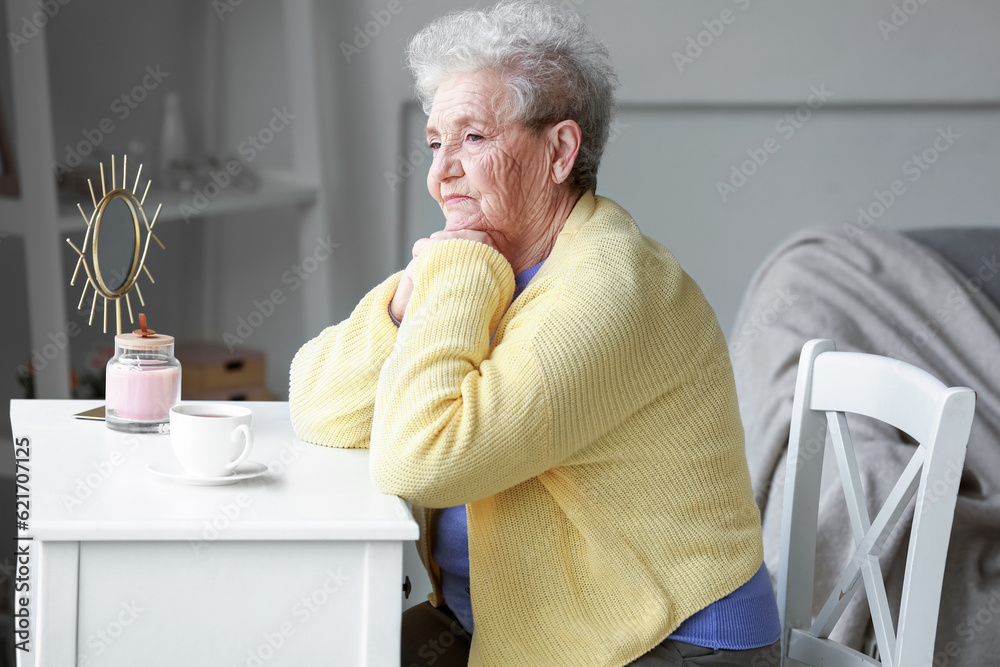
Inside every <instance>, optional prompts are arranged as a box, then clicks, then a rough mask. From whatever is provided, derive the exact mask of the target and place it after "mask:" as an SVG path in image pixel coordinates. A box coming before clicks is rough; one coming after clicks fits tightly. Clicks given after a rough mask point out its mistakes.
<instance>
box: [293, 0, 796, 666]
mask: <svg viewBox="0 0 1000 667" xmlns="http://www.w3.org/2000/svg"><path fill="white" fill-rule="evenodd" d="M409 65H410V67H411V69H412V71H413V72H414V74H415V77H416V89H417V93H418V95H419V97H420V99H421V100H422V102H423V104H424V109H425V111H426V112H427V113H428V121H427V131H426V135H427V144H428V146H429V147H430V150H431V151H432V153H433V161H432V164H431V167H430V171H429V173H428V176H427V186H428V189H429V190H430V194H431V196H432V197H433V198H434V199H435V200H436V201H437V202H438V204H439V205H440V206H441V211H442V213H443V214H444V218H445V224H444V229H443V230H441V231H438V232H436V233H434V234H432V235H431V236H430V238H426V239H421V240H419V241H417V242H416V244H415V245H414V246H413V260H412V261H411V262H410V263H409V265H408V266H407V267H406V269H405V270H404V271H402V272H400V273H397V274H395V275H393V276H391V277H389V278H388V279H387V280H386V281H385V282H383V283H382V284H381V285H379V286H378V287H376V288H375V289H373V290H372V291H371V292H369V293H368V295H367V296H365V298H364V299H362V301H361V303H359V304H358V306H357V307H356V308H355V310H354V312H353V313H352V314H351V316H350V317H349V318H348V319H347V320H345V321H343V322H341V323H340V324H338V325H336V326H333V327H330V328H328V329H326V330H325V331H323V332H322V333H321V334H320V335H319V336H318V337H316V338H315V339H313V340H311V341H309V342H308V343H306V344H305V345H304V346H303V347H302V349H301V350H300V351H299V353H298V354H297V355H296V357H295V360H294V361H293V363H292V368H291V387H290V403H291V412H292V423H293V424H294V427H295V430H296V432H297V433H298V434H299V436H300V437H301V438H302V439H304V440H307V441H310V442H314V443H318V444H322V445H329V446H334V447H370V450H371V451H370V461H371V477H372V480H373V481H374V483H375V485H376V486H377V487H378V488H379V489H380V490H381V491H383V492H384V493H388V494H394V495H397V496H399V497H401V498H403V499H405V500H407V501H409V502H411V503H412V505H413V506H414V514H415V516H416V517H417V518H418V522H419V523H420V524H421V539H420V542H419V545H418V549H419V551H420V553H421V558H422V559H423V561H424V565H425V566H426V568H427V572H428V574H429V575H430V579H431V583H432V586H433V592H432V593H431V595H430V596H429V601H428V602H424V603H422V604H420V605H418V606H416V607H414V608H412V609H410V610H408V611H407V612H406V613H405V614H404V618H403V639H402V643H403V660H402V664H403V665H404V667H409V666H410V665H414V664H415V665H431V664H434V665H466V664H469V665H484V666H497V667H525V666H530V667H535V666H542V667H545V666H560V665H566V666H567V667H582V666H588V665H593V666H594V667H621V666H622V665H675V664H682V663H685V664H698V665H751V664H753V665H755V666H756V665H763V664H776V655H777V652H776V651H775V650H774V647H773V646H772V644H773V643H774V642H775V641H776V640H777V639H778V635H779V629H778V625H777V610H776V606H775V601H774V595H773V592H772V590H771V585H770V581H769V579H768V574H767V571H766V570H765V569H764V567H763V565H762V548H761V529H760V521H759V515H758V511H757V507H756V505H755V504H754V499H753V494H752V491H751V488H750V479H749V474H748V471H747V462H746V458H745V455H744V447H743V430H742V425H741V423H740V417H739V411H738V409H737V402H736V392H735V388H734V384H733V376H732V368H731V366H730V361H729V355H728V352H727V348H726V341H725V339H724V337H723V334H722V332H721V330H720V328H719V325H718V322H717V320H716V317H715V314H714V313H713V312H712V309H711V308H710V307H709V305H708V303H707V302H706V301H705V299H704V297H703V296H702V293H701V291H700V290H699V289H698V286H697V285H696V284H695V283H694V282H693V281H692V280H691V278H690V277H688V275H687V274H685V273H684V271H683V270H682V269H681V268H680V267H679V266H678V264H677V261H676V260H675V259H674V257H673V256H672V255H671V254H670V253H669V252H667V251H666V250H665V249H664V248H663V247H662V246H660V245H659V244H658V243H656V242H655V241H653V240H651V239H649V238H647V237H645V236H643V235H642V233H641V232H640V231H639V229H638V228H637V227H636V224H635V222H633V220H632V218H631V217H630V216H629V214H628V213H627V212H626V211H625V210H624V209H623V208H621V207H620V206H618V204H616V203H615V202H613V201H611V200H609V199H606V198H604V197H599V196H596V195H595V193H594V190H595V187H596V174H597V168H598V164H599V162H600V159H601V154H602V151H603V148H604V145H605V143H606V141H607V138H608V131H609V126H610V121H611V118H612V113H613V108H614V89H615V87H616V78H615V74H614V71H613V69H612V67H611V64H610V59H609V56H608V52H607V50H606V49H605V48H604V47H603V45H601V44H600V43H599V42H598V41H596V39H595V38H594V37H593V36H592V35H591V34H590V33H589V31H588V30H587V28H586V26H585V24H584V23H583V21H582V19H581V18H580V17H579V16H578V15H576V14H571V15H562V14H561V13H560V12H558V11H556V10H555V9H554V8H552V7H550V6H548V5H545V4H543V3H540V2H532V1H519V2H503V3H501V4H499V5H497V6H496V7H495V8H493V9H491V10H488V11H485V12H483V11H467V12H461V13H456V14H451V15H448V16H445V17H443V18H441V19H439V20H437V21H435V22H433V23H431V24H430V25H429V26H427V27H426V28H425V29H424V30H423V31H421V32H420V33H419V34H418V35H417V36H416V37H414V38H413V40H412V42H411V44H410V49H409Z"/></svg>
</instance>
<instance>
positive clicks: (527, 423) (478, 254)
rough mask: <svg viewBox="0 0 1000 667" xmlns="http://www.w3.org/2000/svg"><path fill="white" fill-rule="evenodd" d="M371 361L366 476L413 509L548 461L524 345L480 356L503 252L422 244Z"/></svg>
mask: <svg viewBox="0 0 1000 667" xmlns="http://www.w3.org/2000/svg"><path fill="white" fill-rule="evenodd" d="M415 278H416V279H415V281H414V291H413V296H412V298H411V300H410V303H409V306H408V307H407V316H406V318H404V320H403V323H402V325H401V327H400V329H399V337H398V338H397V340H396V345H395V348H394V350H393V352H392V354H391V355H390V356H389V359H388V361H387V362H386V364H385V365H384V366H383V367H382V373H381V375H380V377H379V382H378V389H377V392H376V404H375V417H374V421H373V427H372V441H371V459H370V462H371V475H372V480H373V482H374V483H375V485H376V486H377V487H378V488H379V489H380V490H381V491H382V492H383V493H388V494H393V495H397V496H400V497H402V498H403V499H405V500H408V501H410V502H412V503H414V504H416V505H420V506H423V507H449V506H453V505H460V504H465V503H469V502H472V501H474V500H478V499H480V498H484V497H487V496H490V495H493V494H495V493H498V492H500V491H502V490H504V489H507V488H509V487H511V486H513V485H515V484H517V483H519V482H522V481H524V480H525V479H528V478H530V477H533V476H536V475H538V474H541V473H542V472H544V471H545V470H547V469H549V468H550V467H551V466H552V465H553V458H552V456H551V454H550V448H549V446H548V444H547V443H548V442H549V440H550V434H549V421H550V420H549V417H548V415H547V412H546V406H545V400H544V389H543V383H542V381H541V379H540V377H539V373H538V369H537V365H536V361H535V357H534V354H533V353H532V350H531V347H530V344H529V343H530V342H519V343H518V342H515V343H509V344H508V343H506V342H502V343H500V344H498V345H497V346H495V347H494V349H493V352H492V354H491V353H490V335H491V333H492V332H493V331H494V330H495V329H496V326H497V324H498V323H499V321H500V318H501V317H502V315H503V313H504V311H505V309H506V308H507V306H508V304H509V303H510V299H511V296H512V294H513V291H514V274H513V272H512V270H511V267H510V265H509V264H508V263H507V261H506V260H505V259H504V257H503V256H502V255H501V254H500V253H499V252H497V251H496V250H494V249H493V248H491V247H489V246H487V245H485V244H482V243H477V242H474V241H468V240H464V239H453V240H449V241H442V242H440V243H436V244H434V245H432V246H430V247H429V248H428V249H427V250H425V251H424V252H423V253H421V255H420V257H419V259H418V260H417V264H416V266H415Z"/></svg>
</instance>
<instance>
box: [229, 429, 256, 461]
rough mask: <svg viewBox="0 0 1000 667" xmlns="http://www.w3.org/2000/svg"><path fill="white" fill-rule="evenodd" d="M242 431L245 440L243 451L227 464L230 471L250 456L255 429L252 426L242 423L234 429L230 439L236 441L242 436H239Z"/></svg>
mask: <svg viewBox="0 0 1000 667" xmlns="http://www.w3.org/2000/svg"><path fill="white" fill-rule="evenodd" d="M240 433H242V434H243V440H244V443H243V452H242V453H241V454H240V455H239V458H237V459H236V460H235V461H233V462H232V463H230V464H229V465H227V466H226V470H229V471H232V470H234V469H235V468H236V466H238V465H239V464H241V463H243V461H245V460H246V458H247V457H248V456H250V449H251V448H252V447H253V431H251V430H250V427H249V426H247V425H246V424H240V425H239V426H237V427H236V428H234V429H233V434H232V436H230V439H231V440H232V441H233V442H236V439H237V438H239V437H240V436H239V434H240Z"/></svg>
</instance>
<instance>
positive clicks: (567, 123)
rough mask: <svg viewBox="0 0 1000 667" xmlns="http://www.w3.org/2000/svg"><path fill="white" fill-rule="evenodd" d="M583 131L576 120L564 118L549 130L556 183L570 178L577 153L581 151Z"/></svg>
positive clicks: (552, 167)
mask: <svg viewBox="0 0 1000 667" xmlns="http://www.w3.org/2000/svg"><path fill="white" fill-rule="evenodd" d="M582 138H583V133H582V132H581V131H580V126H579V125H578V124H577V122H576V121H575V120H564V121H562V122H559V123H556V124H555V125H553V126H552V127H550V128H549V130H548V139H549V148H550V150H551V156H552V164H551V175H552V180H553V181H554V182H555V183H557V184H558V183H563V182H564V181H565V180H566V179H567V178H569V175H570V172H572V171H573V164H574V163H575V162H576V154H577V153H578V152H579V151H580V141H581V140H582Z"/></svg>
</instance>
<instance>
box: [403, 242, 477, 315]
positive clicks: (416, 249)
mask: <svg viewBox="0 0 1000 667" xmlns="http://www.w3.org/2000/svg"><path fill="white" fill-rule="evenodd" d="M449 239H467V240H469V241H476V242H478V243H485V244H486V245H488V246H490V247H491V248H493V249H494V250H496V249H497V246H496V244H495V243H494V242H493V239H492V238H491V237H490V235H489V234H487V233H486V232H480V231H476V230H474V229H458V230H454V231H448V230H441V231H438V232H434V233H433V234H431V235H430V236H429V237H428V238H425V239H419V240H418V241H417V242H416V243H414V244H413V251H412V252H413V259H411V260H410V263H409V264H407V265H406V270H404V271H403V277H402V278H400V280H399V285H398V286H397V287H396V293H395V294H394V295H393V297H392V301H391V302H390V303H389V310H390V311H392V316H393V317H395V318H396V319H397V320H399V321H400V322H402V321H403V316H404V315H405V314H406V307H407V306H408V305H409V303H410V297H411V296H413V267H414V265H415V264H416V263H417V257H419V256H420V253H422V252H423V251H424V250H427V248H429V247H431V246H432V245H434V244H435V243H440V242H441V241H447V240H449Z"/></svg>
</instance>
